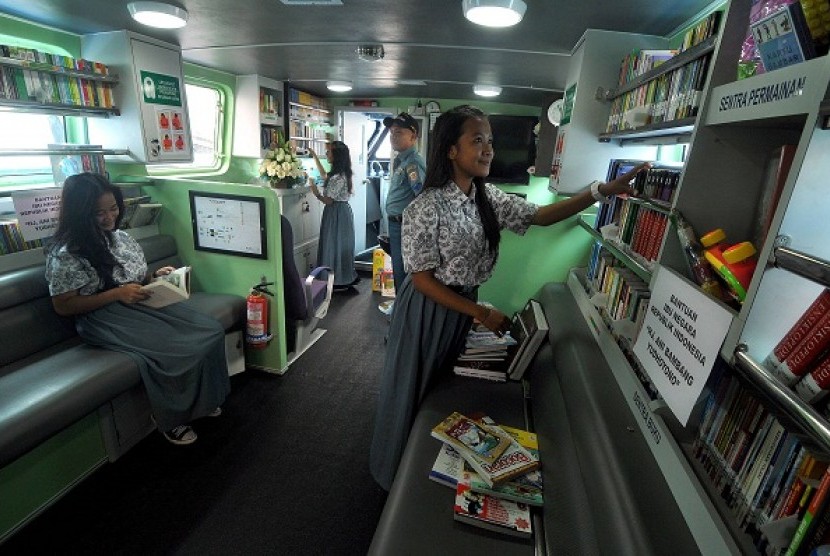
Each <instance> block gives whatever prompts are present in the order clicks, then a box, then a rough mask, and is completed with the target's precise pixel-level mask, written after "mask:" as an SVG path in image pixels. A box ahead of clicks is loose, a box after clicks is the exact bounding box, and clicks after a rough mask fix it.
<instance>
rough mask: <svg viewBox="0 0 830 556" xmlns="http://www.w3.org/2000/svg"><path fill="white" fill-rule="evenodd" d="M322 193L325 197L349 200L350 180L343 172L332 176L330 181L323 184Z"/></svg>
mask: <svg viewBox="0 0 830 556" xmlns="http://www.w3.org/2000/svg"><path fill="white" fill-rule="evenodd" d="M320 193H322V194H323V196H324V197H329V198H330V199H333V200H335V201H348V200H349V180H348V178H346V176H345V175H343V174H335V175H333V176H330V177H329V181H328V183H327V184H325V185H324V186H323V190H322V191H321V192H320Z"/></svg>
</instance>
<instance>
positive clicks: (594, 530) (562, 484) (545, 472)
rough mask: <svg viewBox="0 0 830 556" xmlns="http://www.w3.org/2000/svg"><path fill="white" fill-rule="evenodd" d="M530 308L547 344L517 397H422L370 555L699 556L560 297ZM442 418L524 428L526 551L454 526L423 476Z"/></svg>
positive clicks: (510, 387) (443, 388)
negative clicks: (532, 454)
mask: <svg viewBox="0 0 830 556" xmlns="http://www.w3.org/2000/svg"><path fill="white" fill-rule="evenodd" d="M537 299H538V300H539V302H540V303H541V304H542V307H543V308H544V311H545V315H546V317H547V320H548V323H549V325H550V334H549V338H548V339H549V342H544V343H543V344H542V347H541V348H540V349H539V352H538V353H537V355H536V357H535V358H534V360H533V362H532V363H531V367H530V369H529V370H528V373H527V374H526V375H525V378H526V381H525V384H526V386H527V388H526V390H524V391H523V389H522V385H521V384H517V383H511V384H507V385H503V384H495V383H490V382H487V381H476V380H475V379H466V380H464V381H463V382H462V379H461V378H460V377H452V378H449V379H447V381H446V382H445V383H442V384H441V385H439V387H438V388H436V389H435V390H434V391H433V392H431V393H430V394H429V395H428V396H427V398H426V399H425V401H424V403H423V405H422V407H421V408H420V409H419V410H418V414H417V417H416V420H415V424H414V426H413V429H412V433H411V435H410V438H409V441H408V442H407V445H406V449H405V451H404V454H403V460H402V462H401V465H400V467H399V469H398V473H397V475H396V476H395V481H394V483H393V485H392V490H391V491H390V493H389V498H388V500H387V502H386V506H385V507H384V509H383V514H382V516H381V519H380V521H379V523H378V527H377V529H376V531H375V536H374V539H373V541H372V546H371V552H372V553H373V554H452V555H453V556H456V555H458V554H482V553H491V554H534V550H535V553H536V554H551V555H552V554H615V555H617V554H630V555H637V556H642V555H649V554H655V555H663V554H672V555H673V556H679V555H684V554H698V553H699V550H698V548H697V545H696V543H695V541H694V538H693V537H692V535H691V533H690V531H689V528H688V526H687V524H686V523H685V521H684V519H683V517H682V514H681V512H680V509H679V507H678V502H677V501H675V499H674V497H673V495H672V493H671V491H670V489H669V487H668V485H667V484H666V482H665V479H664V478H663V474H662V473H661V471H660V469H659V468H658V466H657V463H656V462H655V460H654V457H653V455H652V453H651V450H650V449H649V446H648V445H647V443H646V440H645V439H644V438H643V437H642V435H641V434H640V432H639V427H638V425H637V423H636V422H635V421H634V417H633V415H632V413H631V412H630V411H629V409H628V406H627V401H626V399H625V398H624V397H623V394H622V391H621V390H620V389H619V387H618V385H617V383H616V381H615V379H614V378H613V376H612V373H611V369H610V368H609V367H608V363H607V362H606V360H605V358H604V357H603V355H602V352H601V351H600V349H599V346H598V345H597V343H596V341H595V340H594V337H593V335H592V334H591V331H590V329H589V328H588V325H587V324H586V322H585V320H584V318H583V317H582V314H581V313H580V310H579V307H578V306H577V304H576V301H575V299H574V298H573V295H572V294H571V292H570V290H569V289H568V288H567V287H566V286H565V285H564V284H558V283H557V284H547V285H545V286H544V287H543V288H542V290H541V291H540V292H539V295H538V296H537ZM452 411H461V412H462V413H463V412H464V411H484V412H486V413H490V414H491V416H492V417H493V418H494V419H495V420H496V421H497V422H503V423H505V424H508V425H513V426H520V427H521V426H524V423H525V422H527V426H528V428H529V429H530V430H532V431H534V432H536V434H537V435H538V439H539V452H540V459H541V461H542V476H543V481H544V485H545V506H544V508H542V509H541V511H539V512H538V513H537V516H538V517H537V519H535V520H534V543H535V547H534V546H533V545H532V544H530V543H528V542H527V541H521V540H517V539H515V538H513V537H509V536H506V535H501V534H499V533H491V532H489V531H485V530H482V529H479V528H476V527H472V526H469V525H466V524H461V523H456V522H454V520H453V515H452V494H451V491H450V490H449V489H448V488H447V487H444V486H441V485H438V484H436V483H434V482H433V481H430V480H429V479H428V478H427V475H428V473H429V470H430V468H431V467H432V463H433V461H434V459H435V456H436V454H437V446H438V442H437V441H436V440H434V439H432V438H430V436H429V429H430V428H431V427H432V426H434V425H435V424H437V423H438V422H439V421H440V420H441V419H443V418H444V417H446V415H448V414H449V413H450V412H452ZM525 412H526V413H525ZM525 415H526V416H527V420H525Z"/></svg>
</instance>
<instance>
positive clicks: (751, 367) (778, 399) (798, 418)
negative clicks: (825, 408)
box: [733, 344, 830, 454]
mask: <svg viewBox="0 0 830 556" xmlns="http://www.w3.org/2000/svg"><path fill="white" fill-rule="evenodd" d="M746 350H747V347H746V345H744V344H740V345H738V346H737V347H736V348H735V359H734V365H733V367H735V368H736V369H737V370H738V372H739V373H740V374H741V376H743V377H744V378H745V379H746V380H748V381H749V382H750V383H751V384H752V385H754V386H755V387H756V388H757V389H758V391H759V392H760V393H761V394H762V395H764V396H765V397H766V398H767V399H768V400H769V401H770V402H772V403H773V405H774V406H775V407H776V409H778V410H779V411H780V412H781V413H782V414H783V415H784V416H785V417H787V418H789V420H791V421H792V424H793V425H795V426H796V427H798V428H799V429H800V430H801V432H802V433H803V434H805V435H806V436H807V437H808V438H809V440H811V441H812V442H813V443H815V444H816V445H817V447H818V448H820V449H821V450H822V451H824V452H825V453H827V454H830V425H828V423H827V420H826V419H824V417H822V416H821V415H820V414H819V413H818V412H817V411H816V410H815V409H813V408H812V407H811V406H810V405H808V404H807V403H805V402H804V401H803V400H802V399H801V398H799V397H798V395H797V394H796V393H795V392H794V391H793V390H792V389H790V388H789V387H787V386H786V385H785V384H783V383H782V382H781V381H780V380H778V379H777V378H776V377H775V376H774V375H773V374H772V373H771V372H770V371H769V370H767V369H766V368H765V367H764V366H763V365H760V364H758V363H757V362H756V361H754V360H753V359H752V357H750V356H749V355H748V354H747V352H746Z"/></svg>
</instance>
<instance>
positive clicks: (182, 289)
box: [139, 266, 190, 309]
mask: <svg viewBox="0 0 830 556" xmlns="http://www.w3.org/2000/svg"><path fill="white" fill-rule="evenodd" d="M141 291H144V292H147V293H148V294H150V297H148V298H147V299H145V300H144V301H140V302H139V303H141V304H142V305H146V306H147V307H153V308H155V309H158V308H159V307H165V306H167V305H170V304H172V303H178V302H179V301H184V300H185V299H188V298H189V297H190V267H189V266H183V267H180V268H177V269H176V270H174V271H173V272H171V273H170V274H166V275H164V276H159V277H158V278H156V279H155V280H153V281H152V282H150V283H149V284H147V285H146V286H144V287H143V288H141Z"/></svg>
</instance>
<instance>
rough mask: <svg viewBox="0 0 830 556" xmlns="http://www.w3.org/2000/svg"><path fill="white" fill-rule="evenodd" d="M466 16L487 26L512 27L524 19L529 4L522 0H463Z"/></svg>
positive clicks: (462, 4)
mask: <svg viewBox="0 0 830 556" xmlns="http://www.w3.org/2000/svg"><path fill="white" fill-rule="evenodd" d="M461 6H462V8H463V9H464V17H466V18H467V19H469V20H470V21H472V22H473V23H476V24H478V25H484V26H485V27H510V26H511V25H516V24H517V23H518V22H520V21H521V20H522V17H524V15H525V10H527V4H525V3H524V2H523V1H522V0H462V2H461Z"/></svg>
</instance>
